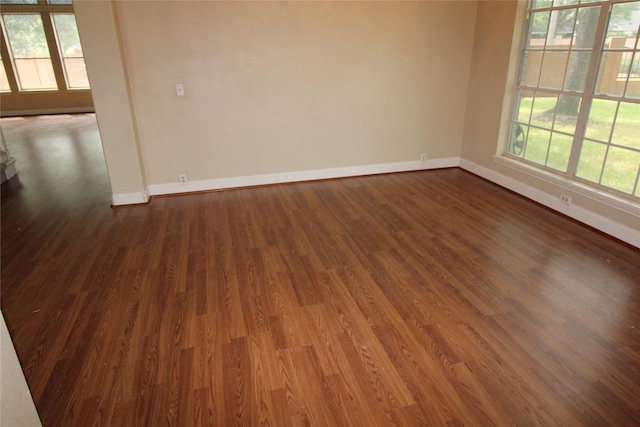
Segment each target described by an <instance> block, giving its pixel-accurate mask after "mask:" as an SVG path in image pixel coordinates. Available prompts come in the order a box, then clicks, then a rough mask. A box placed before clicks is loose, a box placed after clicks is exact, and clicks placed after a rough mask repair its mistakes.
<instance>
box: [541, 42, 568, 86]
mask: <svg viewBox="0 0 640 427" xmlns="http://www.w3.org/2000/svg"><path fill="white" fill-rule="evenodd" d="M568 56H569V52H554V51H546V52H545V53H544V57H543V58H542V72H541V73H540V87H544V88H548V89H562V83H563V81H564V74H565V69H566V67H567V59H568Z"/></svg>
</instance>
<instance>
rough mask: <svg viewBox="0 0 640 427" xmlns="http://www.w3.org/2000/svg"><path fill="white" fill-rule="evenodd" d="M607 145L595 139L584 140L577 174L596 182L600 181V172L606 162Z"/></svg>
mask: <svg viewBox="0 0 640 427" xmlns="http://www.w3.org/2000/svg"><path fill="white" fill-rule="evenodd" d="M606 153H607V146H606V145H605V144H600V143H598V142H593V141H584V143H583V144H582V150H581V151H580V160H579V161H578V170H577V171H576V176H577V177H579V178H583V179H586V180H588V181H591V182H595V183H596V184H599V183H600V173H601V172H602V165H603V164H604V156H605V154H606Z"/></svg>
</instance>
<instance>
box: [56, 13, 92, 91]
mask: <svg viewBox="0 0 640 427" xmlns="http://www.w3.org/2000/svg"><path fill="white" fill-rule="evenodd" d="M53 23H54V28H55V31H56V38H57V40H58V46H59V48H60V54H61V55H62V59H63V64H64V70H65V76H66V78H67V86H68V87H69V88H75V89H77V88H88V87H89V80H88V78H87V71H86V68H85V64H84V56H83V54H82V45H80V37H79V36H78V27H77V25H76V18H75V16H74V15H73V14H71V13H55V14H53Z"/></svg>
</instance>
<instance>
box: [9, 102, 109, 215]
mask: <svg viewBox="0 0 640 427" xmlns="http://www.w3.org/2000/svg"><path fill="white" fill-rule="evenodd" d="M0 125H1V126H2V130H3V132H4V136H5V138H6V141H7V146H8V148H9V152H10V153H11V155H12V156H13V157H15V158H16V160H17V169H18V176H16V177H14V178H12V179H11V180H9V181H8V182H7V183H5V184H3V185H2V202H3V203H5V202H9V199H11V202H10V203H16V204H21V205H22V208H23V209H24V211H25V215H30V214H34V213H35V212H38V211H39V210H40V209H41V207H43V206H48V207H51V206H55V209H73V208H74V207H78V206H83V205H87V204H107V205H108V204H110V203H111V189H110V187H109V179H108V175H107V169H106V165H105V162H104V154H103V151H102V143H101V141H100V134H99V132H98V126H97V123H96V117H95V114H74V115H55V116H35V117H11V118H3V119H1V120H0Z"/></svg>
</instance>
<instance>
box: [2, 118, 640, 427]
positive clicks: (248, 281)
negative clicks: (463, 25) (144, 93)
mask: <svg viewBox="0 0 640 427" xmlns="http://www.w3.org/2000/svg"><path fill="white" fill-rule="evenodd" d="M24 123H27V122H20V121H17V120H13V121H6V120H5V119H3V121H2V126H3V129H4V132H5V135H6V136H7V139H8V143H9V148H10V150H11V151H12V154H13V155H14V156H16V157H17V158H18V170H19V171H20V175H19V177H18V178H17V179H14V180H11V181H10V182H9V183H7V184H3V185H2V294H1V296H2V311H3V313H4V315H5V318H6V321H7V325H8V327H9V330H10V332H11V335H12V337H13V340H14V343H15V347H16V350H17V353H18V356H19V359H20V361H21V363H22V366H23V369H24V371H25V374H26V377H27V381H28V383H29V386H30V389H31V392H32V394H33V397H34V400H35V402H36V405H37V408H38V411H39V414H40V417H41V419H42V422H43V424H44V425H45V426H64V425H69V426H90V425H117V426H128V425H131V426H144V425H148V426H160V425H177V426H189V425H215V426H231V425H246V426H256V425H272V426H288V425H314V426H333V425H336V426H338V425H350V426H393V425H398V426H413V425H434V426H459V425H501V426H505V425H534V426H535V425H537V426H600V425H602V426H605V425H609V426H622V425H628V426H631V425H637V424H638V420H640V399H638V396H639V395H640V251H639V250H637V249H635V248H632V247H630V246H627V245H625V244H623V243H621V242H619V241H616V240H614V239H612V238H609V237H607V236H604V235H602V234H600V233H598V232H596V231H593V230H591V229H589V228H587V227H585V226H583V225H581V224H578V223H576V222H574V221H571V220H569V219H567V218H565V217H562V216H561V215H559V214H556V213H554V212H551V211H549V210H547V209H545V208H543V207H541V206H539V205H537V204H535V203H532V202H530V201H528V200H526V199H523V198H521V197H519V196H517V195H514V194H513V193H510V192H509V191H507V190H504V189H502V188H499V187H497V186H495V185H493V184H490V183H488V182H486V181H484V180H482V179H479V178H477V177H475V176H473V175H471V174H469V173H466V172H464V171H462V170H460V169H444V170H436V171H424V172H411V173H402V174H393V175H381V176H372V177H362V178H350V179H341V180H332V181H321V182H312V183H301V184H291V185H280V186H269V187H261V188H252V189H241V190H233V191H224V192H213V193H205V194H195V195H184V196H179V197H164V198H154V199H153V200H152V201H151V203H150V204H148V205H143V206H130V207H119V208H115V209H112V208H111V207H109V196H110V195H109V186H108V180H107V176H106V171H105V167H104V160H103V159H102V157H101V151H100V150H101V148H100V142H99V140H98V134H97V131H96V128H95V119H94V118H93V116H91V115H80V116H73V117H66V118H62V119H58V121H56V120H55V119H52V118H32V119H29V120H28V125H25V124H24Z"/></svg>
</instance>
